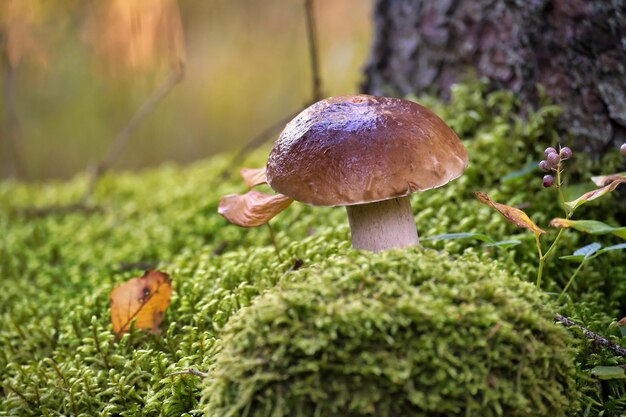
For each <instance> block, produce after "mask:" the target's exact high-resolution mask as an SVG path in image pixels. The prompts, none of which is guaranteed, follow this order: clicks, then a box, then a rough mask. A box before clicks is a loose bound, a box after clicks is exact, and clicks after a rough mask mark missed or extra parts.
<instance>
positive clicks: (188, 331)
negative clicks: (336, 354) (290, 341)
mask: <svg viewBox="0 0 626 417" xmlns="http://www.w3.org/2000/svg"><path fill="white" fill-rule="evenodd" d="M422 101H425V102H427V103H428V104H429V105H431V106H433V107H435V108H436V109H437V111H438V112H439V113H440V114H441V115H442V116H443V117H444V119H445V120H446V121H447V122H448V123H450V124H451V125H452V126H453V127H454V128H455V130H456V131H457V132H458V133H459V136H461V137H462V138H463V139H465V143H466V146H467V148H468V151H469V155H470V166H469V167H468V169H467V171H466V174H465V175H464V176H463V177H461V178H460V179H458V180H457V181H455V182H453V183H451V184H449V185H447V186H446V187H444V188H441V189H436V190H431V191H427V192H424V193H420V194H418V195H413V196H412V204H413V208H414V212H415V218H416V221H417V224H418V228H419V232H420V235H421V236H422V237H428V236H432V235H435V234H441V233H453V232H481V233H486V234H488V235H490V236H492V237H493V238H495V239H498V240H503V239H512V238H514V239H520V240H522V244H520V245H518V246H514V247H512V248H509V249H499V248H487V247H482V246H481V245H480V242H477V241H471V240H455V241H447V242H428V241H425V242H424V245H425V246H427V247H429V248H432V249H435V250H438V251H447V252H448V253H449V254H450V256H453V257H456V256H461V254H462V253H464V252H465V253H466V256H474V257H475V258H477V259H479V260H480V259H482V260H484V262H486V263H487V262H491V260H494V259H495V260H496V261H497V262H498V263H499V268H501V269H503V270H505V271H506V272H508V273H509V274H512V275H514V276H517V277H519V278H520V279H522V280H526V281H530V282H532V281H534V278H535V273H536V272H535V271H536V249H535V247H534V241H533V239H532V236H531V235H528V234H525V233H523V232H521V231H520V230H519V229H515V228H514V226H512V225H511V224H508V223H507V222H506V221H505V220H504V219H503V218H501V217H500V216H498V215H497V214H495V213H494V212H493V211H492V210H491V209H490V208H488V207H486V206H483V205H481V204H480V203H478V202H477V201H475V200H474V198H473V192H474V191H477V190H482V191H487V192H489V193H490V195H491V196H492V197H493V198H494V199H495V200H497V201H500V202H503V203H507V204H511V205H524V206H525V207H526V211H527V212H528V213H529V214H530V215H531V217H532V218H533V219H534V220H535V221H536V222H537V223H538V224H540V225H542V226H546V225H547V222H548V221H549V219H550V218H552V217H554V216H557V215H560V214H561V213H560V212H559V211H560V209H559V208H558V207H557V205H556V204H555V201H556V196H555V194H554V190H544V189H543V188H542V187H541V182H540V173H539V172H538V171H533V172H530V173H528V174H526V175H523V176H521V177H518V178H514V179H511V180H506V181H504V180H503V178H504V177H505V176H506V175H507V174H510V173H511V172H514V171H516V170H519V169H521V168H523V167H525V166H527V165H528V164H529V163H532V162H536V161H538V160H539V159H540V156H541V154H542V150H543V148H545V147H546V146H548V145H554V144H555V142H556V141H557V140H558V138H557V137H556V136H555V134H554V132H553V130H552V127H551V126H552V124H553V122H554V120H555V118H556V117H558V110H557V109H555V108H553V107H551V106H545V107H543V108H542V109H540V110H538V111H537V112H536V113H533V114H530V115H528V117H527V118H526V119H524V120H522V119H519V118H517V117H514V116H512V110H513V109H514V108H515V106H516V104H515V99H514V98H513V97H511V96H510V95H509V94H505V93H493V94H489V95H487V94H485V93H483V92H482V90H481V88H479V86H477V85H471V86H464V87H459V88H457V89H456V91H455V95H454V98H453V100H452V102H451V103H450V104H448V105H446V106H442V105H440V104H439V103H436V102H432V101H430V100H428V99H423V100H422ZM563 142H565V143H564V144H566V140H563ZM266 152H267V150H264V151H261V152H259V153H258V154H255V155H252V156H251V157H250V158H249V160H248V161H247V165H248V166H261V165H262V164H263V163H264V155H266ZM229 160H230V159H229V158H228V157H217V158H213V159H209V160H206V161H202V162H200V163H196V164H194V165H192V166H189V167H184V168H180V167H176V166H163V167H160V168H158V169H154V170H150V171H146V172H143V173H139V174H128V173H112V174H108V175H106V176H105V177H104V178H103V179H102V180H101V182H100V183H99V184H98V187H97V189H96V191H95V194H94V195H93V196H92V198H91V199H90V201H89V205H90V207H91V208H92V209H91V210H75V211H65V210H62V209H58V207H63V206H66V205H69V204H73V203H75V202H77V201H78V200H79V199H80V197H81V195H82V193H83V190H84V187H85V185H86V181H85V180H86V178H85V177H84V176H77V177H76V178H75V179H73V180H71V181H68V182H63V183H44V184H22V183H14V182H8V181H6V182H3V183H0V285H1V288H0V314H1V317H0V377H1V380H2V391H1V392H0V415H7V416H22V415H50V416H55V415H84V416H88V415H109V416H114V415H123V416H135V415H138V416H141V415H167V416H180V415H201V414H203V413H204V409H203V407H204V406H203V405H202V404H201V402H200V401H201V397H202V388H203V385H204V382H203V381H202V379H201V378H199V377H196V376H193V375H175V376H168V375H169V374H171V373H172V372H175V371H180V370H183V369H186V368H195V369H198V370H201V371H207V370H208V369H209V368H210V367H211V365H212V364H213V360H214V351H215V350H214V349H213V346H214V345H215V344H216V342H217V341H218V340H219V339H220V337H221V334H222V333H221V329H222V328H223V327H224V325H225V324H226V322H227V321H228V319H229V318H230V317H231V316H233V314H235V313H237V311H238V310H240V309H241V308H242V307H244V306H248V305H250V303H251V302H252V301H253V300H254V299H255V298H256V297H257V296H258V295H259V294H260V293H262V292H263V291H265V290H267V289H270V288H272V287H274V286H275V285H276V284H277V283H278V282H279V281H281V280H283V279H285V277H287V276H289V275H290V274H292V273H293V271H292V270H293V269H294V264H295V261H296V260H298V264H300V263H301V266H300V269H306V268H311V267H314V266H315V265H320V264H321V263H322V262H328V259H329V258H330V259H333V258H337V259H349V258H351V257H354V256H361V255H358V254H356V253H355V252H353V251H352V250H351V249H350V243H349V230H348V228H347V220H346V217H345V212H344V211H343V210H342V209H340V208H314V207H307V206H304V205H301V204H298V203H295V204H293V205H292V206H291V207H290V208H289V209H287V210H286V211H285V212H284V213H282V214H280V215H279V216H278V217H277V218H276V219H275V220H273V221H272V224H273V227H274V229H275V231H276V235H277V240H278V241H279V243H280V244H281V246H282V252H283V253H282V258H283V260H282V261H281V260H279V259H278V257H277V256H276V254H275V252H274V249H273V247H272V245H271V241H270V236H269V234H268V231H267V229H266V228H263V227H261V228H255V229H241V228H238V227H235V226H231V225H228V224H227V223H226V221H225V220H224V219H222V218H221V217H220V216H218V215H217V202H218V199H219V197H220V196H221V195H223V194H227V193H232V192H243V191H244V189H245V187H244V185H243V182H242V181H241V180H240V179H239V178H238V177H237V175H236V171H237V170H238V168H239V167H230V166H228V162H229ZM615 166H616V160H611V158H606V159H605V160H603V161H595V162H594V161H593V158H592V157H591V156H587V155H581V154H578V155H576V156H575V159H574V161H573V162H572V170H573V171H574V172H575V175H574V178H573V179H572V182H580V183H586V184H589V185H591V183H589V182H588V180H587V178H588V176H589V175H590V174H592V173H594V174H595V173H598V172H600V168H599V167H602V170H603V171H604V172H607V171H608V170H610V169H612V168H614V167H615ZM224 169H226V170H228V171H231V172H232V174H233V175H231V177H230V179H224V178H223V177H222V176H221V175H220V173H221V172H222V171H223V170H224ZM579 189H580V188H579ZM616 201H617V200H616V199H615V197H613V196H611V197H607V198H606V199H604V200H602V201H599V202H597V203H595V202H594V203H593V204H588V205H586V206H584V207H583V208H581V209H580V212H579V213H578V212H577V216H578V217H579V218H584V217H588V218H595V219H598V220H602V221H605V222H607V223H611V224H616V223H615V222H616V219H617V218H619V217H620V216H621V218H622V219H623V218H624V211H625V209H624V207H623V206H620V205H619V204H617V203H616ZM54 207H57V209H54ZM42 208H47V209H50V210H47V209H46V210H39V209H42ZM51 208H52V209H51ZM553 235H554V233H552V236H553ZM594 240H599V241H601V242H602V243H604V244H607V245H608V244H612V243H620V241H619V240H618V238H617V237H614V236H601V237H594ZM591 241H592V239H591V238H590V237H589V236H582V235H580V234H577V233H575V232H570V231H567V232H566V233H565V237H564V239H563V245H562V247H561V248H560V251H561V252H559V253H561V254H570V253H571V252H572V251H573V250H574V249H576V248H578V247H580V246H583V245H584V244H586V243H589V242H591ZM555 259H556V258H555ZM339 264H341V262H339ZM575 266H576V265H573V264H568V263H565V262H562V261H559V260H558V259H556V260H553V261H551V262H550V263H549V265H548V266H547V269H546V271H545V272H544V287H543V289H544V290H546V291H548V292H559V291H560V290H561V288H562V287H563V285H564V284H565V282H566V281H567V279H568V278H569V276H570V275H571V273H572V272H573V269H574V267H575ZM152 267H154V268H158V269H160V270H163V271H165V272H168V273H169V274H170V275H171V276H172V279H173V285H174V294H173V296H172V303H171V305H170V307H169V309H168V311H167V314H166V316H165V321H164V323H163V333H162V334H161V335H150V334H145V333H142V332H138V331H133V332H131V333H130V334H127V335H125V336H124V337H123V338H122V339H121V340H119V341H117V340H115V338H114V336H113V334H112V330H111V324H110V319H109V304H108V294H109V292H110V290H111V289H112V287H113V286H114V285H115V284H116V283H120V282H123V281H125V280H126V279H128V278H130V277H133V276H138V275H140V274H141V273H142V272H143V270H144V269H146V268H152ZM570 296H571V297H570V298H569V299H568V300H567V303H566V304H564V305H562V306H560V307H558V308H559V310H560V311H561V312H562V313H563V314H565V315H568V316H569V317H571V318H572V319H574V320H577V321H578V322H580V323H582V324H584V325H585V326H587V327H588V328H590V329H591V330H594V331H597V332H599V333H601V334H603V335H605V336H607V337H610V338H611V339H612V340H614V341H616V342H621V343H622V344H625V345H626V339H623V340H621V339H620V338H619V330H618V328H617V326H616V325H615V321H616V319H619V318H621V317H622V316H624V315H626V265H625V262H624V256H623V253H619V252H617V253H614V254H606V255H604V256H602V257H600V258H598V259H596V260H594V261H593V263H590V264H589V265H588V266H586V267H585V269H583V270H582V272H581V273H580V275H579V278H578V279H577V281H576V282H575V284H574V286H573V287H572V290H571V291H570ZM574 334H575V335H576V336H577V337H576V338H575V339H574V340H575V343H574V346H573V347H574V348H575V349H576V351H577V354H576V366H577V368H578V369H579V376H578V379H577V385H578V386H577V389H578V390H579V391H580V392H581V393H582V400H581V407H580V408H579V410H578V411H575V412H574V413H576V415H580V416H594V415H600V414H599V413H603V414H602V415H604V416H619V415H623V414H624V413H626V390H625V389H624V384H623V382H622V381H611V382H598V381H594V380H592V379H591V378H590V377H589V370H590V369H591V368H593V367H594V366H597V365H614V364H622V363H624V361H623V360H622V359H618V358H616V357H615V356H614V355H613V354H612V353H610V352H608V351H606V350H604V349H601V348H598V347H596V346H594V345H592V344H591V343H589V342H588V341H586V340H585V339H584V338H582V337H580V335H578V334H576V333H574Z"/></svg>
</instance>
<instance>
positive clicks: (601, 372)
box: [591, 366, 626, 380]
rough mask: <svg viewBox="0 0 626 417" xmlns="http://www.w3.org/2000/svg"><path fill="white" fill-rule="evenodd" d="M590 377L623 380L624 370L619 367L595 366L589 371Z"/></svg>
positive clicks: (625, 376) (625, 374)
mask: <svg viewBox="0 0 626 417" xmlns="http://www.w3.org/2000/svg"><path fill="white" fill-rule="evenodd" d="M591 375H593V376H595V377H596V378H598V379H602V380H609V379H625V378H626V370H625V369H624V368H622V367H621V366H596V367H595V368H593V369H592V370H591Z"/></svg>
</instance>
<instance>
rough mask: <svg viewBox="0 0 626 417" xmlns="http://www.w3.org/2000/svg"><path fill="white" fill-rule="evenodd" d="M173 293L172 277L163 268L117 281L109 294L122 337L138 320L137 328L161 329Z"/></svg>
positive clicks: (114, 329)
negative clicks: (121, 281) (120, 282)
mask: <svg viewBox="0 0 626 417" xmlns="http://www.w3.org/2000/svg"><path fill="white" fill-rule="evenodd" d="M171 296H172V281H171V279H170V277H169V275H167V274H165V273H163V272H160V271H146V273H145V274H144V275H143V276H141V277H137V278H132V279H130V280H128V281H126V282H125V283H123V284H120V285H117V286H116V287H115V288H113V290H112V291H111V295H110V297H109V304H110V307H111V322H112V324H113V332H114V333H115V335H116V336H117V337H118V338H119V337H121V336H122V334H124V333H126V332H127V331H128V330H129V328H130V325H131V323H132V322H133V321H134V323H135V328H136V329H143V330H149V331H150V332H151V333H157V334H158V333H160V332H161V322H162V321H163V317H164V315H165V310H167V308H168V307H169V305H170V297H171Z"/></svg>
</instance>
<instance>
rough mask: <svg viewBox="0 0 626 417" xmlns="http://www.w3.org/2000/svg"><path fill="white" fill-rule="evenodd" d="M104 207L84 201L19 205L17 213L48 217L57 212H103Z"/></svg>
mask: <svg viewBox="0 0 626 417" xmlns="http://www.w3.org/2000/svg"><path fill="white" fill-rule="evenodd" d="M103 211H104V209H103V208H102V207H98V206H90V205H87V204H84V203H74V204H68V205H51V206H43V207H36V206H32V207H31V206H25V207H19V208H17V209H16V213H17V214H18V215H21V216H24V217H31V218H37V217H46V216H49V215H53V214H57V215H66V214H70V213H84V214H86V215H90V214H95V213H101V212H103Z"/></svg>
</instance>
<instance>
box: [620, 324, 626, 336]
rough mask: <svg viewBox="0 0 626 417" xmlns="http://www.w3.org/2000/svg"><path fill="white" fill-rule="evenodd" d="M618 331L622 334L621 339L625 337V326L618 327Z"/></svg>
mask: <svg viewBox="0 0 626 417" xmlns="http://www.w3.org/2000/svg"><path fill="white" fill-rule="evenodd" d="M619 331H620V333H621V334H622V337H624V336H626V326H620V328H619Z"/></svg>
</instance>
